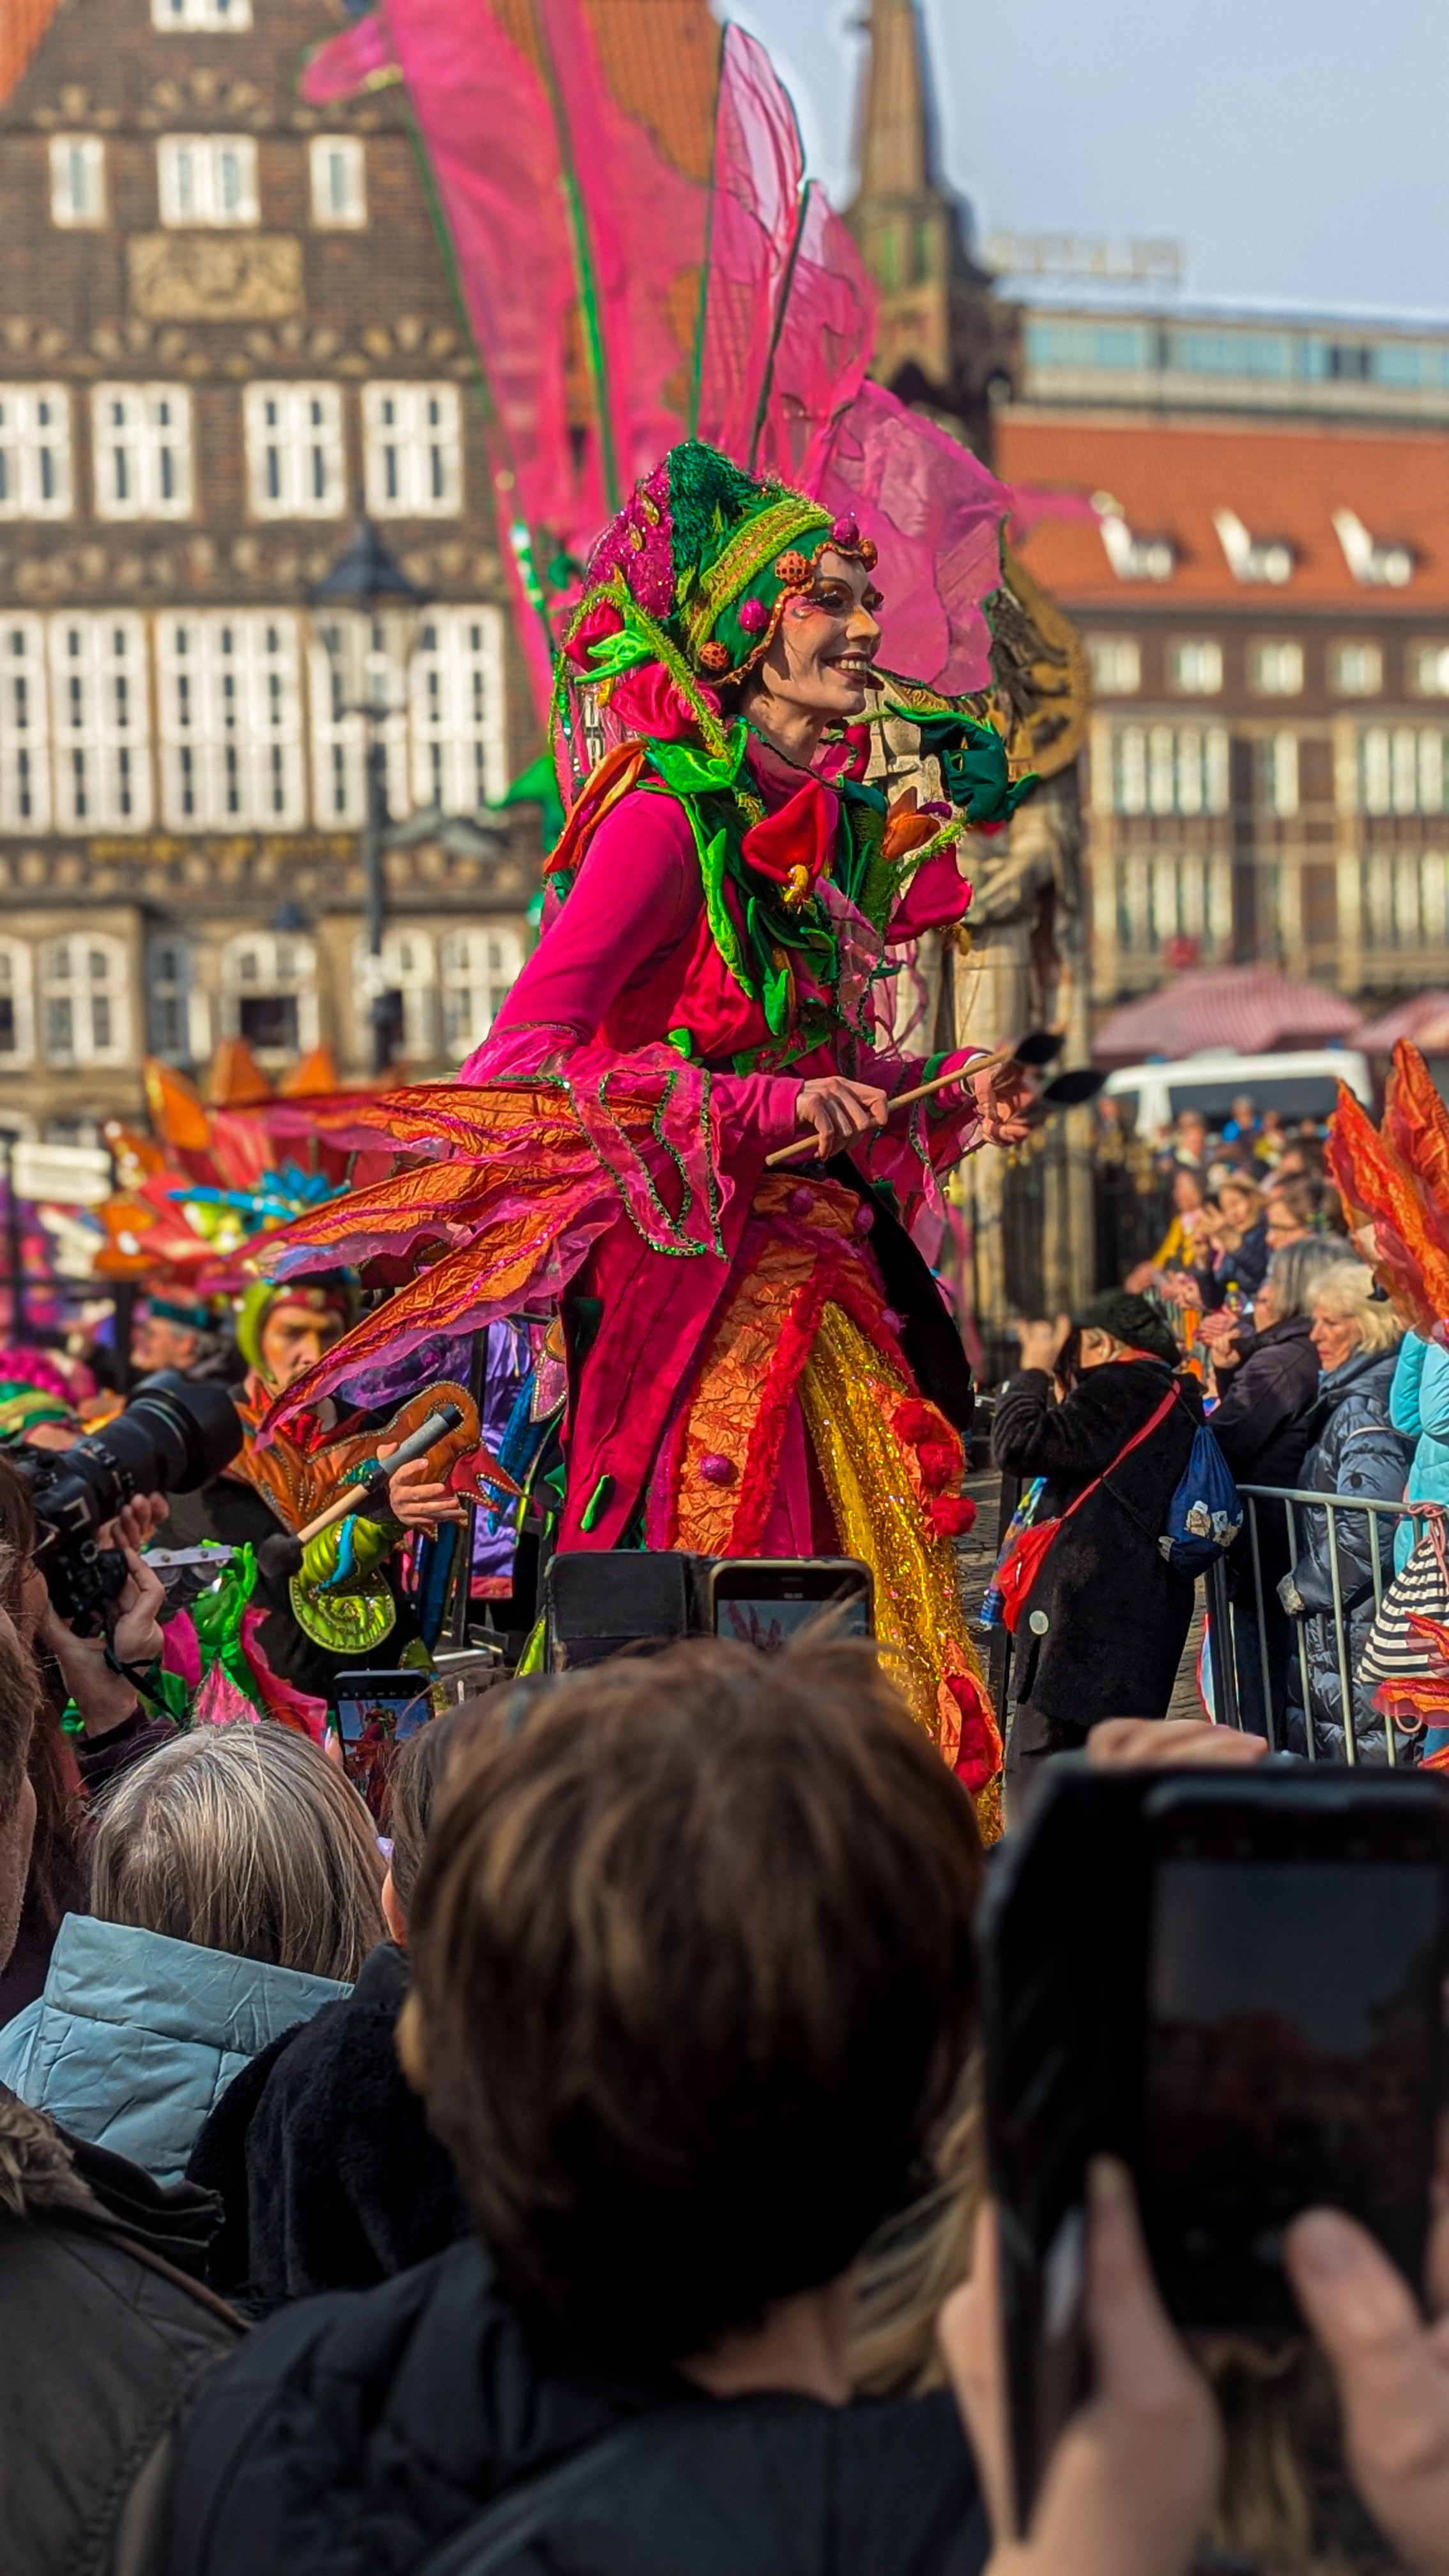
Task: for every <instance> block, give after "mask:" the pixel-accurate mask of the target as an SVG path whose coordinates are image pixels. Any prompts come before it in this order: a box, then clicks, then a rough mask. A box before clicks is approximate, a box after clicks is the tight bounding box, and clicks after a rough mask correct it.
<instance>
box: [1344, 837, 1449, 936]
mask: <svg viewBox="0 0 1449 2576" xmlns="http://www.w3.org/2000/svg"><path fill="white" fill-rule="evenodd" d="M1359 919H1360V935H1361V937H1362V940H1363V945H1364V947H1365V949H1366V950H1368V951H1370V952H1371V953H1375V954H1378V955H1399V956H1406V955H1408V954H1409V953H1411V952H1412V953H1417V954H1423V953H1424V952H1425V951H1433V950H1442V948H1443V947H1444V945H1445V941H1446V934H1449V857H1446V855H1445V853H1444V852H1443V851H1442V850H1395V849H1383V850H1374V851H1371V852H1370V853H1369V855H1368V856H1367V857H1366V858H1364V859H1361V860H1360V862H1359Z"/></svg>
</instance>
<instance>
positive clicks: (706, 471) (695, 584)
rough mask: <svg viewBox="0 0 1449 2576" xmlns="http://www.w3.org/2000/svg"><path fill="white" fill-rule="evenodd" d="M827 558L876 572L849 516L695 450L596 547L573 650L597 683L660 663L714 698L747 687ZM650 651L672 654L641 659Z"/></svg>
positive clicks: (630, 506) (658, 473) (638, 498)
mask: <svg viewBox="0 0 1449 2576" xmlns="http://www.w3.org/2000/svg"><path fill="white" fill-rule="evenodd" d="M827 550H832V551H834V552H835V553H837V554H842V555H849V556H852V557H854V558H855V559H856V561H858V562H860V563H863V564H865V565H866V566H867V567H871V566H873V565H874V563H875V560H876V549H875V545H874V543H873V541H872V540H871V539H870V538H869V537H862V535H861V533H860V529H859V527H858V526H857V524H856V521H855V520H854V519H853V518H851V517H850V516H849V515H848V514H846V515H843V516H840V517H837V516H835V515H834V514H833V513H832V512H831V511H829V510H827V509H826V508H825V507H824V505H823V504H822V503H821V502H819V501H814V500H811V499H810V498H809V497H808V495H807V494H805V493H803V492H793V491H791V490H790V488H789V486H788V485H787V484H784V483H777V482H775V481H773V480H772V479H769V478H762V477H759V476H756V475H753V474H746V473H744V472H743V471H742V469H741V468H740V467H739V466H738V465H735V464H732V463H731V461H730V459H729V457H727V456H723V455H721V454H720V452H719V450H718V449H717V448H714V447H705V446H702V445H701V444H700V442H699V441H698V440H697V439H686V440H685V441H684V442H683V444H682V445H681V446H679V447H672V448H671V449H670V451H669V454H668V455H667V456H666V457H665V459H664V461H663V463H662V464H661V465H657V466H656V467H655V469H654V472H653V473H652V474H650V475H649V476H648V477H647V478H646V479H645V480H644V481H643V482H642V483H639V484H637V485H636V486H635V489H634V491H633V492H632V494H631V495H630V497H629V499H628V501H626V503H625V504H624V507H623V509H622V510H621V511H620V512H619V514H618V516H617V518H615V519H614V520H612V521H611V523H610V525H609V526H608V527H607V528H606V529H605V531H604V534H603V536H602V537H601V538H600V539H599V542H598V544H597V545H596V546H595V548H594V551H593V553H592V555H591V556H590V558H589V567H588V590H587V592H586V595H585V597H584V599H583V600H582V601H581V603H580V605H579V608H578V609H577V611H576V612H575V615H574V617H573V619H572V621H571V624H570V630H569V635H568V638H567V641H566V645H565V650H566V651H567V652H568V653H569V655H570V657H571V658H572V660H573V661H574V662H575V663H576V664H577V665H578V666H579V668H580V669H582V670H583V671H584V673H585V674H586V676H590V677H596V678H602V677H605V676H607V674H608V673H609V672H610V671H611V670H619V669H626V668H631V667H634V666H635V665H637V664H638V663H639V662H641V661H643V660H646V659H650V658H653V659H659V660H661V661H663V662H664V663H665V665H666V667H667V668H670V669H671V670H672V671H674V673H675V676H676V677H677V678H678V677H681V676H684V675H685V674H688V675H689V676H691V677H693V678H695V679H698V680H703V681H704V682H706V683H707V684H708V685H709V686H710V687H718V686H719V685H720V684H721V683H722V682H727V681H732V680H733V681H737V680H741V679H743V678H744V676H745V674H746V673H747V672H748V671H750V670H752V669H753V667H754V665H755V663H756V662H758V661H759V660H760V658H761V656H762V655H763V654H764V653H767V652H768V651H769V648H770V644H771V642H772V640H773V638H774V634H775V630H776V628H777V626H778V625H779V622H780V617H781V614H782V612H783V610H784V606H785V602H786V600H787V599H790V598H793V597H795V596H797V595H798V594H799V593H800V592H802V591H806V590H808V589H809V587H810V585H811V582H812V581H813V580H814V578H815V568H816V565H817V563H818V562H819V559H820V557H821V555H823V554H824V553H826V551H827ZM611 609H612V610H613V612H614V614H613V616H612V618H611V617H610V615H609V611H610V610H611ZM621 629H622V630H623V631H622V634H621ZM651 639H652V640H653V642H654V644H655V645H656V646H658V647H663V649H662V650H656V651H655V652H653V653H652V654H651V653H650V652H648V651H646V650H643V649H640V648H641V647H646V646H648V644H649V643H650V641H651Z"/></svg>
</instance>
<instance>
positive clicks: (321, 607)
mask: <svg viewBox="0 0 1449 2576" xmlns="http://www.w3.org/2000/svg"><path fill="white" fill-rule="evenodd" d="M307 599H308V605H309V607H310V609H311V611H312V618H313V625H314V629H315V631H316V632H317V634H318V635H319V637H320V639H321V642H322V644H323V646H324V648H325V650H326V653H327V658H328V662H329V664H330V666H331V669H332V672H333V675H334V687H333V705H334V708H335V709H336V711H337V712H338V713H339V714H341V715H356V716H361V718H362V722H363V728H364V732H363V806H362V872H363V878H364V882H365V884H366V887H367V965H366V970H365V972H366V989H367V993H368V997H369V1000H370V1002H371V1006H372V1069H373V1072H374V1073H375V1074H384V1073H386V1071H387V1068H388V1064H389V1062H390V1061H391V1057H392V1051H393V1045H394V1042H395V1040H396V1036H397V997H396V995H394V994H391V993H389V992H388V991H387V988H386V983H385V980H384V976H383V969H382V931H383V910H384V901H385V890H384V886H383V874H382V845H383V835H384V833H385V831H386V829H387V824H388V805H387V756H386V752H385V749H384V745H383V739H382V727H383V725H384V723H385V721H386V719H387V718H388V716H390V715H391V714H392V713H393V708H392V706H391V704H390V703H389V698H388V678H389V671H388V657H387V653H386V650H385V648H384V642H383V625H382V621H383V618H384V617H385V616H392V617H402V618H404V619H405V620H406V621H407V628H406V630H405V635H404V649H403V652H402V655H401V662H402V668H403V671H404V673H406V670H407V664H408V657H409V654H410V652H411V649H412V630H413V629H415V628H416V624H417V620H418V618H419V616H420V615H421V613H422V611H423V609H424V608H425V607H426V605H427V594H426V592H425V591H421V590H419V588H418V586H417V584H416V582H413V581H409V579H408V577H407V574H406V573H405V572H404V571H403V568H402V566H401V564H400V563H396V562H395V561H394V560H393V557H392V556H391V555H390V554H389V553H388V550H387V548H386V546H385V545H384V544H383V542H382V539H381V537H380V536H379V535H378V533H377V530H376V528H375V527H374V526H373V524H372V521H371V520H370V519H369V518H368V517H367V515H366V512H365V511H364V512H363V513H362V515H361V516H360V517H359V519H358V522H357V526H356V527H355V529H354V530H353V533H352V537H351V539H350V541H349V543H348V544H347V545H346V546H345V547H344V548H343V551H342V553H341V554H340V555H339V556H338V558H337V561H336V563H335V564H334V565H333V566H332V569H331V571H330V572H329V573H326V574H324V576H323V578H322V580H321V581H319V582H316V583H314V584H313V587H312V589H311V590H310V591H309V592H308V594H307ZM344 610H346V611H351V612H352V613H353V614H354V615H356V616H360V617H361V618H363V619H364V620H365V621H366V634H367V644H366V649H365V651H364V653H363V660H362V688H361V692H360V695H359V696H358V697H356V698H354V699H353V700H351V702H350V703H349V701H348V698H347V695H346V691H345V688H344V687H343V686H342V685H341V681H342V670H343V668H345V665H343V664H342V636H341V633H340V631H339V628H338V626H337V624H336V622H335V619H336V614H337V612H339V611H344ZM329 611H331V612H332V617H331V619H330V620H329V614H328V612H329Z"/></svg>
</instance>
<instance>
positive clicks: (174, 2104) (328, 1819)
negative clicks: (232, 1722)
mask: <svg viewBox="0 0 1449 2576" xmlns="http://www.w3.org/2000/svg"><path fill="white" fill-rule="evenodd" d="M382 1876H383V1869H382V1860H381V1856H380V1854H379V1852H378V1848H377V1842H376V1838H375V1836H374V1834H373V1831H372V1826H371V1821H370V1819H369V1817H368V1814H367V1810H366V1808H365V1807H364V1805H363V1803H362V1801H361V1799H360V1798H359V1797H358V1796H357V1794H356V1792H355V1791H354V1790H353V1789H352V1788H351V1787H350V1786H349V1784H348V1782H347V1781H346V1780H345V1779H344V1778H343V1777H342V1774H341V1773H340V1772H339V1771H338V1770H337V1769H336V1768H335V1767H334V1765H333V1764H332V1763H330V1762H329V1761H328V1760H327V1759H326V1757H325V1755H323V1754H322V1753H320V1752H319V1751H318V1749H317V1747H316V1745H315V1744H313V1743H312V1742H311V1741H310V1740H309V1739H308V1738H307V1737H306V1736H303V1735H298V1734H294V1733H293V1732H292V1731H291V1730H290V1729H288V1728H286V1727H281V1726H250V1725H236V1726H225V1727H201V1728H198V1729H197V1730H196V1731H195V1732H194V1733H192V1734H189V1735H182V1736H178V1737H177V1739H176V1742H175V1743H174V1744H169V1745H166V1746H165V1747H163V1749H162V1750H161V1751H160V1752H157V1753H152V1754H150V1755H148V1757H147V1759H146V1760H145V1761H144V1762H141V1763H139V1764H137V1766H136V1767H135V1769H134V1770H131V1771H129V1772H127V1773H126V1774H125V1775H124V1776H123V1777H122V1778H121V1779H120V1780H119V1781H118V1783H117V1785H116V1786H115V1788H114V1789H113V1790H112V1791H111V1793H110V1795H109V1797H107V1799H106V1800H105V1802H104V1804H103V1806H102V1808H101V1812H100V1820H99V1823H98V1826H97V1829H96V1835H95V1841H94V1844H93V1847H92V1853H91V1883H90V1905H91V1910H90V1912H89V1914H68V1915H67V1916H66V1917H65V1920H64V1922H63V1923H62V1924H61V1927H60V1932H59V1934H58V1936H57V1939H56V1944H55V1949H54V1951H53V1953H52V1955H51V1961H50V1967H49V1971H48V1974H47V1977H46V1982H45V1991H44V1993H43V1994H42V1995H41V1997H40V1999H39V2001H38V2002H37V2003H33V2004H30V2005H28V2006H27V2008H26V2010H25V2011H24V2012H22V2013H20V2014H18V2015H17V2016H16V2018H15V2020H14V2021H13V2022H11V2023H10V2024H9V2025H8V2026H7V2027H6V2028H5V2029H4V2030H3V2031H0V2084H8V2085H9V2086H10V2087H11V2088H12V2089H13V2091H14V2092H16V2093H18V2094H19V2096H20V2098H21V2100H22V2101H25V2102H28V2103H30V2104H32V2105H33V2106H34V2107H35V2108H36V2109H38V2110H44V2111H48V2112H49V2113H50V2114H51V2116H52V2117H53V2118H54V2119H56V2120H58V2121H59V2122H60V2123H61V2125H62V2126H63V2127H64V2128H66V2129H68V2130H71V2131H73V2132H74V2133H75V2134H76V2135H77V2136H79V2137H82V2138H86V2139H89V2140H90V2141H91V2142H92V2144H94V2145H97V2146H105V2147H111V2148H113V2149H114V2150H115V2151H116V2152H117V2153H118V2154H121V2155H125V2156H129V2157H131V2158H132V2160H133V2161H134V2162H135V2163H136V2164H139V2165H142V2166H144V2167H145V2168H146V2170H147V2172H149V2173H150V2174H152V2175H153V2176H154V2177H155V2179H156V2180H157V2181H158V2182H163V2183H165V2182H175V2181H179V2180H180V2178H181V2176H182V2175H183V2174H184V2172H185V2170H186V2163H187V2159H188V2157H189V2155H190V2153H191V2149H192V2147H193V2145H194V2143H195V2140H196V2136H197V2133H198V2131H199V2130H200V2128H201V2125H202V2123H203V2121H204V2120H205V2119H206V2118H207V2115H208V2114H209V2112H210V2111H211V2110H212V2109H213V2108H214V2106H215V2104H216V2103H217V2101H218V2100H219V2099H220V2097H221V2095H222V2094H223V2093H224V2092H225V2090H226V2088H227V2086H228V2085H229V2084H230V2083H231V2081H232V2079H233V2077H234V2076H236V2075H238V2074H239V2073H240V2072H241V2069H242V2067H243V2066H245V2065H246V2064H247V2063H248V2062H249V2061H250V2060H251V2059H252V2058H254V2057H256V2056H258V2055H259V2054H260V2052H261V2051H262V2050H263V2049H264V2048H267V2047H269V2046H270V2045H271V2043H272V2041H273V2040H275V2039H278V2038H280V2037H281V2035H282V2033H283V2032H284V2031H288V2030H293V2029H295V2028H296V2026H297V2024H298V2023H299V2022H305V2021H310V2019H311V2018H312V2015H313V2014H314V2013H316V2012H319V2011H320V2010H321V2008H322V2006H323V2005H324V2004H326V2003H332V2002H334V2001H336V2000H338V1999H339V1998H340V1997H342V1996H344V1995H346V1994H347V1993H348V1992H350V1990H351V1986H352V1981H353V1979H354V1978H355V1977H356V1975H357V1971H358V1969H359V1968H360V1967H361V1965H362V1962H363V1960H364V1959H365V1958H366V1956H367V1954H368V1952H369V1951H370V1950H371V1949H372V1948H373V1947H374V1945H375V1944H376V1943H377V1942H378V1941H380V1940H381V1939H382V1936H383V1920H382V1906H381V1886H382Z"/></svg>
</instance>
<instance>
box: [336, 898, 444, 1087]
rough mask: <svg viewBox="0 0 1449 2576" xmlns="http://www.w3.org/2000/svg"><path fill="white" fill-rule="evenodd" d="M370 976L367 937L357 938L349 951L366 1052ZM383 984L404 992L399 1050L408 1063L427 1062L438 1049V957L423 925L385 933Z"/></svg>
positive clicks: (389, 990)
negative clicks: (420, 927) (417, 927)
mask: <svg viewBox="0 0 1449 2576" xmlns="http://www.w3.org/2000/svg"><path fill="white" fill-rule="evenodd" d="M372 981H373V966H372V959H371V956H370V954H369V952H368V947H367V942H366V941H365V940H363V939H359V940H358V942H357V944H356V946H355V948H354V949H353V952H352V989H353V993H354V995H355V996H356V1004H357V1031H358V1043H359V1045H360V1047H361V1050H362V1052H363V1054H364V1055H365V1054H366V1053H367V1051H368V1049H369V1048H370V1046H371V1044H372ZM382 989H383V991H384V992H385V993H400V994H401V995H402V1042H401V1045H400V1047H399V1048H398V1053H399V1055H400V1056H402V1057H403V1058H404V1059H405V1060H406V1061H407V1062H408V1063H409V1064H428V1063H431V1061H432V1059H433V1057H434V1056H435V1055H436V1054H437V1051H438V1038H437V1027H438V961H437V957H436V955H435V953H434V949H433V943H432V940H431V939H430V938H429V936H428V934H427V932H426V931H425V930H390V931H389V932H388V933H387V935H386V937H385V938H384V940H383V943H382Z"/></svg>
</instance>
